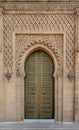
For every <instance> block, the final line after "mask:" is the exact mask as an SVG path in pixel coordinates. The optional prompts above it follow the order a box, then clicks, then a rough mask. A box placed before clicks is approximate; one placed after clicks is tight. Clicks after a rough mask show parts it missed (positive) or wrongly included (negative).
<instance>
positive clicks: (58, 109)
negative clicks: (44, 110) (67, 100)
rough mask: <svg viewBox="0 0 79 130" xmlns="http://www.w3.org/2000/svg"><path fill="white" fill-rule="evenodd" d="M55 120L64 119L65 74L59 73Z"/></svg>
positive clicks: (56, 76)
mask: <svg viewBox="0 0 79 130" xmlns="http://www.w3.org/2000/svg"><path fill="white" fill-rule="evenodd" d="M55 120H56V121H57V122H58V123H61V122H62V121H63V76H62V74H59V73H56V74H55Z"/></svg>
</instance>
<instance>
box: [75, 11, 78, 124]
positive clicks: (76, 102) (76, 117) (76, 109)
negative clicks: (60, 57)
mask: <svg viewBox="0 0 79 130" xmlns="http://www.w3.org/2000/svg"><path fill="white" fill-rule="evenodd" d="M75 48H76V52H75V122H79V9H77V14H76V47H75Z"/></svg>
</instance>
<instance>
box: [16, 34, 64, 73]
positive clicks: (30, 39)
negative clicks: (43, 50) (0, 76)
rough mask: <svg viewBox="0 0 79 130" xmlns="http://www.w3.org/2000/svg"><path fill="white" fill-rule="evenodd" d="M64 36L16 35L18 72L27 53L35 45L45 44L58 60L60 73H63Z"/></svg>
mask: <svg viewBox="0 0 79 130" xmlns="http://www.w3.org/2000/svg"><path fill="white" fill-rule="evenodd" d="M62 40H63V35H16V72H17V74H19V70H20V61H21V58H22V56H23V54H24V53H25V51H26V50H27V49H28V48H30V47H31V46H33V45H35V44H39V45H40V44H43V45H45V46H47V47H48V48H49V49H50V50H52V51H53V52H54V54H55V56H56V57H57V60H58V71H60V72H62V61H63V59H62V55H63V54H62V53H63V44H62V43H63V41H62Z"/></svg>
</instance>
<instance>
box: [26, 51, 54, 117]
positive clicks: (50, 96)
mask: <svg viewBox="0 0 79 130" xmlns="http://www.w3.org/2000/svg"><path fill="white" fill-rule="evenodd" d="M53 72H54V64H53V61H52V59H51V57H50V56H49V55H48V54H47V53H45V52H43V51H36V52H34V53H32V54H31V55H30V56H29V57H28V58H27V60H26V62H25V74H26V76H25V80H24V81H25V87H24V88H25V90H24V94H25V96H24V101H25V107H24V108H25V119H36V118H37V119H38V118H41V119H52V118H54V78H53Z"/></svg>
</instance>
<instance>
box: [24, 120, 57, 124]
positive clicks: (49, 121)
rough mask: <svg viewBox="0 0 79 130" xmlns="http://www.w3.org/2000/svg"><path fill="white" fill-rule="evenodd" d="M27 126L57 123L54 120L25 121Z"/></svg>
mask: <svg viewBox="0 0 79 130" xmlns="http://www.w3.org/2000/svg"><path fill="white" fill-rule="evenodd" d="M24 123H25V124H32V125H33V124H34V125H35V124H37V125H38V124H46V125H47V124H52V123H55V120H54V119H24Z"/></svg>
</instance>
